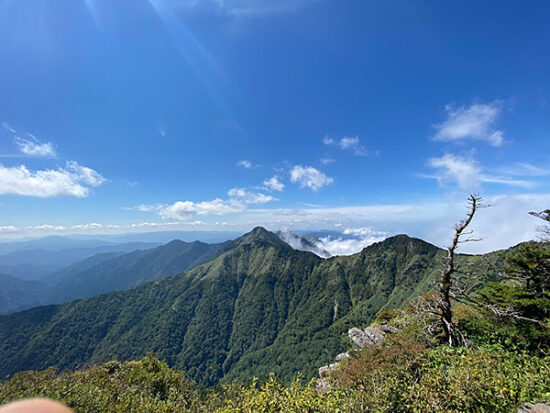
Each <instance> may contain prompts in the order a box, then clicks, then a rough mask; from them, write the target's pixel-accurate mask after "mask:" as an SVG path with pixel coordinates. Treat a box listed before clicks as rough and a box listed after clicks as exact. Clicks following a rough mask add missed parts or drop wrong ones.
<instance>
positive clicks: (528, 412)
mask: <svg viewBox="0 0 550 413" xmlns="http://www.w3.org/2000/svg"><path fill="white" fill-rule="evenodd" d="M518 413H550V406H548V405H546V404H542V403H538V404H532V403H526V404H524V405H523V406H521V407H520V409H519V410H518Z"/></svg>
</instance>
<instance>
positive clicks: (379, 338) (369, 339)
mask: <svg viewBox="0 0 550 413" xmlns="http://www.w3.org/2000/svg"><path fill="white" fill-rule="evenodd" d="M384 334H385V333H384V332H383V331H382V330H380V329H378V328H372V327H367V328H365V330H360V329H358V328H357V327H353V328H351V329H350V330H349V331H348V336H349V338H350V339H351V341H353V342H354V343H355V345H357V347H359V348H360V349H363V348H365V347H370V346H381V345H382V344H384V341H385V338H384Z"/></svg>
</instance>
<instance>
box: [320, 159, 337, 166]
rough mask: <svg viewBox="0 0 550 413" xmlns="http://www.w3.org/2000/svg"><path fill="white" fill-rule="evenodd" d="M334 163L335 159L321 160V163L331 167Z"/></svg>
mask: <svg viewBox="0 0 550 413" xmlns="http://www.w3.org/2000/svg"><path fill="white" fill-rule="evenodd" d="M333 162H334V159H332V158H321V163H322V164H323V165H330V164H331V163H333Z"/></svg>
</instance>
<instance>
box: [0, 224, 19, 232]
mask: <svg viewBox="0 0 550 413" xmlns="http://www.w3.org/2000/svg"><path fill="white" fill-rule="evenodd" d="M18 229H19V228H17V227H14V226H13V225H0V232H15V231H17V230H18Z"/></svg>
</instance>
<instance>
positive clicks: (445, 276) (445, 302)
mask: <svg viewBox="0 0 550 413" xmlns="http://www.w3.org/2000/svg"><path fill="white" fill-rule="evenodd" d="M479 200H480V198H479V197H476V196H474V195H470V197H469V198H468V201H469V203H470V212H469V213H468V215H467V216H466V219H464V220H462V221H460V222H459V223H458V224H457V225H456V226H455V235H454V237H453V242H452V243H451V246H450V247H449V248H448V249H447V265H446V267H445V269H444V270H443V272H442V274H441V281H440V284H439V292H440V294H441V304H440V311H441V324H442V325H443V340H444V342H445V343H447V344H448V345H449V346H452V347H455V346H458V345H459V337H458V331H457V329H456V326H455V325H454V323H453V310H452V307H451V287H452V286H453V274H454V272H455V271H456V268H455V262H454V259H455V250H456V249H457V247H458V244H459V243H460V236H461V235H463V232H464V230H465V229H466V227H467V226H468V225H469V224H470V222H471V221H472V218H473V217H474V214H475V212H476V209H477V207H478V202H479Z"/></svg>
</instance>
